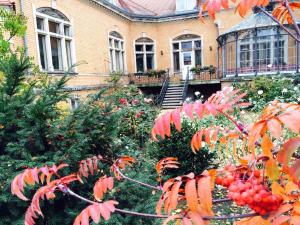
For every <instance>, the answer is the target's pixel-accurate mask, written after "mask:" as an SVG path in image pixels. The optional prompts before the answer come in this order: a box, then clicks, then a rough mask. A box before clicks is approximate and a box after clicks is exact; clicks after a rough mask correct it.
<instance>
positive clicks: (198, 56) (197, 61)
mask: <svg viewBox="0 0 300 225" xmlns="http://www.w3.org/2000/svg"><path fill="white" fill-rule="evenodd" d="M201 65H202V63H201V50H196V51H195V66H196V67H200V66H201Z"/></svg>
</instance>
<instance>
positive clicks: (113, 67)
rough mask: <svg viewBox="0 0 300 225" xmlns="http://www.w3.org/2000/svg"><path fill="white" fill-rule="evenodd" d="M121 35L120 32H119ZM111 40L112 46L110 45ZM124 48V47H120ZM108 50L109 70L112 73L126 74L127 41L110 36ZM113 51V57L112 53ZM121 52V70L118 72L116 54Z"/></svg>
mask: <svg viewBox="0 0 300 225" xmlns="http://www.w3.org/2000/svg"><path fill="white" fill-rule="evenodd" d="M117 33H119V32H117ZM110 40H111V43H112V44H111V45H110ZM115 41H117V42H118V46H119V47H117V48H116V47H115ZM120 46H122V47H120ZM108 48H109V53H108V54H109V70H110V72H122V73H125V70H126V63H125V41H124V39H123V38H117V37H115V36H113V35H110V34H109V35H108ZM111 51H112V55H111V54H110V52H111ZM117 51H119V52H120V53H121V58H120V62H119V63H120V70H119V71H118V70H117V66H116V65H117V61H116V52H117Z"/></svg>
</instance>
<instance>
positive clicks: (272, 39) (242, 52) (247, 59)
mask: <svg viewBox="0 0 300 225" xmlns="http://www.w3.org/2000/svg"><path fill="white" fill-rule="evenodd" d="M276 32H277V31H276V30H273V29H260V30H258V31H257V39H256V40H255V37H254V34H253V33H249V34H248V35H247V36H246V37H242V39H240V40H239V41H238V45H239V46H238V52H239V57H238V67H239V68H241V69H242V71H243V72H247V71H250V72H251V71H252V70H253V69H254V68H257V69H258V71H269V70H276V69H277V67H276V66H282V65H285V64H286V62H287V56H288V53H287V47H286V45H287V40H286V38H287V37H286V36H287V35H281V34H279V35H277V33H276Z"/></svg>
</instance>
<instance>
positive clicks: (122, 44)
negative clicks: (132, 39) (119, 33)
mask: <svg viewBox="0 0 300 225" xmlns="http://www.w3.org/2000/svg"><path fill="white" fill-rule="evenodd" d="M123 49H124V43H123V42H122V41H121V50H123Z"/></svg>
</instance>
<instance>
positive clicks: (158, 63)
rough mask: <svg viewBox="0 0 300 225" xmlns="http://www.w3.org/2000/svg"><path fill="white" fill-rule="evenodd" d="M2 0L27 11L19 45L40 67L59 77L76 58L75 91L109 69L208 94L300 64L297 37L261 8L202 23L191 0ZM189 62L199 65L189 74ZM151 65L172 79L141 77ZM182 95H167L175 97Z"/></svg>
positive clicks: (82, 92)
mask: <svg viewBox="0 0 300 225" xmlns="http://www.w3.org/2000/svg"><path fill="white" fill-rule="evenodd" d="M1 2H2V4H7V5H11V4H14V7H15V8H16V11H17V12H21V13H23V14H24V15H25V16H26V17H27V18H28V30H27V33H26V36H25V38H24V39H23V40H22V41H21V43H20V44H21V45H23V46H25V47H26V49H27V53H28V55H29V56H32V57H34V60H35V63H36V64H37V65H39V66H40V69H41V71H44V72H47V73H48V74H51V75H54V76H61V75H62V74H64V73H65V72H66V71H68V70H70V67H71V66H72V65H73V64H75V63H79V64H80V65H79V66H77V67H75V68H72V69H71V70H70V74H71V76H72V79H71V80H70V82H69V83H68V87H67V88H68V90H70V91H72V92H73V93H74V94H75V95H78V96H86V95H87V94H88V93H90V92H93V91H95V90H98V89H99V88H101V87H103V86H104V85H106V84H107V80H108V79H109V77H110V73H111V72H113V71H118V72H122V73H123V74H125V75H126V76H125V75H124V76H123V82H124V83H130V82H131V83H136V84H138V85H140V86H141V87H142V88H143V89H144V91H146V92H147V91H148V92H149V91H150V92H151V91H152V92H153V91H154V92H155V91H156V92H157V93H159V92H161V94H163V98H164V97H166V96H165V95H166V91H167V90H168V85H169V84H172V83H176V84H177V87H173V88H171V89H174V90H173V91H174V92H175V93H177V92H180V91H182V90H183V92H185V91H184V90H187V89H189V90H190V91H193V90H198V89H199V88H200V89H201V90H202V89H203V90H205V91H204V92H208V93H209V92H214V91H215V90H218V89H220V88H221V85H226V84H227V83H228V82H231V81H232V79H233V78H236V77H241V78H245V77H248V78H251V77H253V76H255V75H259V74H273V73H278V72H286V73H296V72H298V70H299V67H300V66H299V61H300V60H299V50H298V49H299V47H298V44H297V43H296V42H295V41H294V40H293V39H292V38H291V37H290V36H289V35H287V34H286V33H284V31H282V30H281V29H278V26H277V25H276V24H275V23H273V21H272V20H270V19H269V18H268V17H267V16H265V15H264V14H262V13H259V12H256V13H255V12H249V15H247V18H245V19H242V18H241V17H240V16H239V15H237V14H235V13H234V11H235V8H234V6H232V7H231V8H230V9H228V10H226V11H225V10H224V11H221V12H220V13H219V14H217V17H216V20H212V19H211V18H209V17H208V16H205V18H204V21H205V22H204V23H201V22H200V21H199V19H198V10H197V7H196V2H197V1H196V0H159V1H158V0H16V1H15V2H14V1H12V0H4V1H3V0H2V1H0V4H1ZM81 62H86V63H81ZM192 67H198V68H204V69H202V70H200V71H201V72H199V71H198V72H197V73H193V72H189V76H187V73H188V71H189V69H191V68H192ZM214 68H216V69H214ZM153 70H156V71H159V70H165V71H167V73H168V75H169V77H170V79H169V80H168V82H166V80H165V79H164V78H165V76H159V75H157V74H155V75H154V76H144V74H145V73H147V72H149V71H153ZM128 74H130V76H127V75H128ZM186 77H189V78H190V80H188V79H185V78H186ZM186 81H187V82H188V83H189V86H188V87H189V88H188V87H185V86H187V85H184V84H185V83H186ZM163 84H164V85H163ZM162 87H163V88H162ZM167 95H168V93H167ZM182 95H184V94H181V95H179V94H178V93H177V95H176V94H175V96H173V97H172V99H171V100H173V102H174V101H175V102H176V104H180V102H181V100H182V98H183V97H184V96H182ZM185 96H186V94H185ZM162 100H163V99H162ZM176 104H175V105H176ZM171 105H172V104H171Z"/></svg>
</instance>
